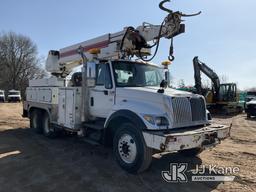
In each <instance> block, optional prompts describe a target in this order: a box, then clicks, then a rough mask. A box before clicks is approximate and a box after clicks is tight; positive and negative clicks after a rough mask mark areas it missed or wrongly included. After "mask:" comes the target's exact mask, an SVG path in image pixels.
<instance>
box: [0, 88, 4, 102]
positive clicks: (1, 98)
mask: <svg viewBox="0 0 256 192" xmlns="http://www.w3.org/2000/svg"><path fill="white" fill-rule="evenodd" d="M0 102H3V103H4V102H5V95H4V90H0Z"/></svg>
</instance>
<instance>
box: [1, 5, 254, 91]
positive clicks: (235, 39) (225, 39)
mask: <svg viewBox="0 0 256 192" xmlns="http://www.w3.org/2000/svg"><path fill="white" fill-rule="evenodd" d="M159 2H160V0H139V1H138V0H129V1H128V0H126V1H125V0H108V1H103V0H94V1H86V0H72V1H68V0H22V1H21V0H20V1H19V0H1V4H0V32H9V31H13V32H16V33H19V34H23V35H26V36H29V37H30V38H31V39H32V41H34V42H35V43H36V45H37V47H38V54H39V55H40V56H45V57H47V54H48V51H49V50H52V49H56V50H59V49H60V48H63V47H65V46H69V45H72V44H74V43H79V42H81V41H85V40H88V39H91V38H94V37H97V36H101V35H103V34H106V33H114V32H118V31H121V30H122V29H123V28H124V27H126V26H134V27H137V26H139V25H141V24H142V22H144V21H147V22H149V23H152V24H161V22H162V21H163V19H164V17H165V16H166V12H163V11H162V10H160V9H159V8H158V4H159ZM166 6H168V8H172V9H173V10H179V11H182V12H184V13H194V12H197V11H202V14H201V15H200V16H197V17H191V18H185V20H186V21H185V22H184V23H185V24H186V33H184V34H181V35H179V36H177V37H176V38H175V39H174V49H175V50H174V51H175V58H176V59H175V61H174V62H173V63H172V65H171V66H170V71H171V74H172V76H173V77H174V82H176V83H177V82H179V80H180V79H184V81H185V84H186V85H194V79H193V74H194V72H193V67H192V66H193V65H192V59H193V57H194V56H199V59H200V60H201V61H203V62H205V63H206V64H208V65H209V66H210V67H211V68H212V69H214V71H215V72H216V73H217V74H218V75H219V76H226V77H227V79H228V81H229V82H235V83H237V84H238V87H239V88H240V89H247V88H250V87H253V86H254V87H255V86H256V77H255V76H256V35H255V31H256V11H255V8H256V1H255V0H214V1H213V0H189V1H188V0H173V1H172V2H171V3H169V4H168V3H167V4H166ZM169 45H170V40H167V39H162V40H161V44H160V47H159V52H158V54H157V55H156V57H155V59H154V60H153V61H154V62H155V63H159V64H160V63H161V62H162V61H164V60H167V56H168V50H169Z"/></svg>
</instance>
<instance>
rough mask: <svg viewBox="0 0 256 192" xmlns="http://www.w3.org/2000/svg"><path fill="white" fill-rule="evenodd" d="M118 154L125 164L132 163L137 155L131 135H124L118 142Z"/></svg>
mask: <svg viewBox="0 0 256 192" xmlns="http://www.w3.org/2000/svg"><path fill="white" fill-rule="evenodd" d="M118 152H119V155H120V158H121V159H122V160H123V161H124V162H125V163H133V162H134V160H135V158H136V155H137V147H136V143H135V140H134V139H133V137H132V136H131V135H128V134H124V135H122V136H121V137H120V139H119V141H118Z"/></svg>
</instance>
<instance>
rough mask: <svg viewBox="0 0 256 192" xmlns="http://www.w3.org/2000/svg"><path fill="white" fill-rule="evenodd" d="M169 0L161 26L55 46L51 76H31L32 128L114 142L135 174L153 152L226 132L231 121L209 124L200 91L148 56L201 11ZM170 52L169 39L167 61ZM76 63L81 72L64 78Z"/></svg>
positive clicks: (195, 149) (28, 111)
mask: <svg viewBox="0 0 256 192" xmlns="http://www.w3.org/2000/svg"><path fill="white" fill-rule="evenodd" d="M167 1H168V0H164V1H163V2H161V3H160V8H161V9H163V10H165V11H167V12H168V15H167V17H166V18H165V19H164V21H163V22H162V24H161V25H152V24H149V23H143V25H141V26H139V27H137V28H136V29H135V28H133V27H126V28H124V30H122V31H120V32H117V33H109V34H106V35H103V36H101V37H98V38H95V39H90V40H88V41H84V42H81V43H78V44H75V45H72V46H68V47H65V48H63V49H60V50H59V51H50V52H49V55H48V58H47V61H46V69H47V70H48V71H49V72H51V74H52V77H50V78H48V79H39V80H32V81H30V82H29V87H28V88H27V90H26V101H24V112H23V116H24V117H29V118H30V126H31V128H32V129H34V130H35V131H36V132H37V133H43V134H44V135H45V136H47V137H54V136H56V134H57V133H58V131H60V130H66V131H69V132H72V133H73V134H74V133H76V134H77V135H78V136H80V137H83V139H84V140H86V141H88V142H90V143H101V144H105V145H109V146H112V147H113V152H114V155H115V157H116V160H117V162H118V164H119V165H120V166H121V167H122V168H123V169H125V170H126V171H128V172H132V173H137V172H141V171H143V170H145V169H147V168H148V167H149V165H150V163H151V159H152V155H153V154H155V153H160V154H167V153H171V152H181V153H183V154H186V155H197V154H199V153H200V152H201V151H202V150H203V149H205V148H207V147H213V146H215V145H216V144H219V143H220V141H221V140H223V139H225V138H227V137H228V136H229V134H230V126H224V125H214V124H211V122H210V114H209V113H208V112H207V110H206V105H205V100H204V97H203V96H200V95H195V94H191V93H188V92H183V91H177V90H174V89H171V88H169V87H168V86H167V85H168V83H167V82H166V81H165V79H167V80H168V70H167V69H168V66H167V64H168V63H167V62H166V63H165V67H164V68H161V67H159V66H158V65H155V64H152V63H149V62H147V61H148V60H149V59H148V57H149V56H150V50H151V48H152V47H153V46H156V47H157V48H158V45H159V41H160V39H161V38H167V39H172V38H173V37H174V36H176V35H178V34H180V33H183V32H184V29H185V25H184V24H181V22H182V19H181V18H182V17H183V16H194V15H196V14H193V15H185V14H182V13H181V12H173V11H171V10H169V9H167V8H165V7H163V4H164V3H165V2H167ZM151 42H152V43H153V45H149V44H148V43H151ZM157 48H156V51H155V52H157ZM172 52H173V47H172V44H171V48H170V56H169V59H170V60H173V59H174V57H173V55H172ZM154 55H155V53H154V54H153V56H154ZM79 65H80V66H82V72H76V73H73V74H72V78H71V80H67V78H66V77H67V76H68V75H71V74H70V73H71V71H72V69H73V68H74V67H77V66H79Z"/></svg>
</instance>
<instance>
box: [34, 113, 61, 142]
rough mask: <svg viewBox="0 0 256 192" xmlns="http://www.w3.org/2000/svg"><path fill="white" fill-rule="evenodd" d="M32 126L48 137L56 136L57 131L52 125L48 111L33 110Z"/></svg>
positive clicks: (37, 131)
mask: <svg viewBox="0 0 256 192" xmlns="http://www.w3.org/2000/svg"><path fill="white" fill-rule="evenodd" d="M30 128H32V129H33V130H34V131H35V132H36V133H38V134H44V135H45V136H46V137H55V136H56V131H55V130H54V128H53V127H52V126H51V123H50V117H49V115H48V113H47V112H45V111H42V110H33V111H32V113H31V115H30Z"/></svg>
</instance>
